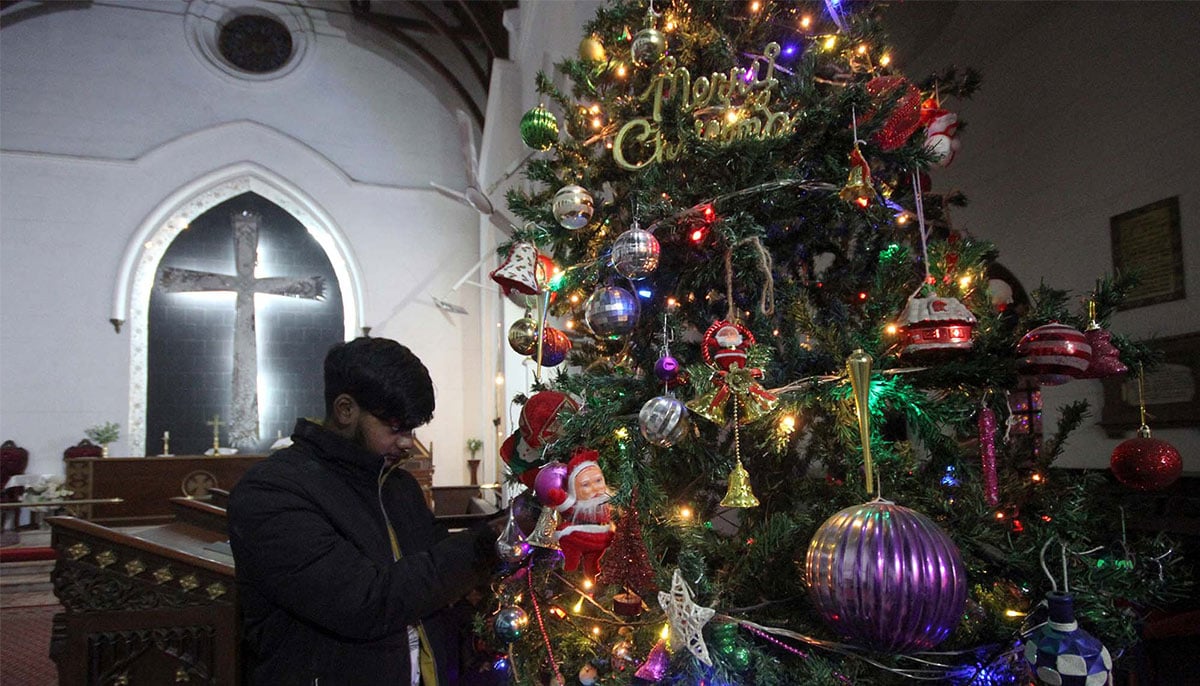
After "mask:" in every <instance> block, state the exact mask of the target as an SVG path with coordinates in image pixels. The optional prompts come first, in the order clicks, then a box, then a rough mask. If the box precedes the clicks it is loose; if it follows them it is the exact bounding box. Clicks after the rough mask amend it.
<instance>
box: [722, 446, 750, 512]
mask: <svg viewBox="0 0 1200 686" xmlns="http://www.w3.org/2000/svg"><path fill="white" fill-rule="evenodd" d="M721 506H722V507H758V498H756V497H754V491H752V490H751V489H750V472H747V471H746V468H745V467H743V466H742V460H741V459H740V458H739V459H738V461H737V464H735V465H734V466H733V471H732V472H729V490H727V491H726V492H725V497H724V498H721Z"/></svg>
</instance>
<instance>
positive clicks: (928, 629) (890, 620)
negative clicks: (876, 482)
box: [806, 500, 967, 653]
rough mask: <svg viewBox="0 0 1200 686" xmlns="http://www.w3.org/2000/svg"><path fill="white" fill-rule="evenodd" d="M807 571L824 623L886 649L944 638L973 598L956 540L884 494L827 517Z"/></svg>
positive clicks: (914, 646) (812, 548)
mask: <svg viewBox="0 0 1200 686" xmlns="http://www.w3.org/2000/svg"><path fill="white" fill-rule="evenodd" d="M806 577H807V581H808V591H809V597H810V598H811V599H812V602H813V605H815V606H816V608H817V611H818V613H819V614H820V615H821V617H822V618H823V619H824V620H825V623H826V624H828V625H829V626H830V627H831V628H832V629H833V630H834V631H836V632H837V633H838V634H840V635H841V636H842V637H844V638H846V639H848V640H850V641H852V642H854V643H856V644H860V645H863V646H865V647H869V648H872V649H874V650H878V651H881V652H887V653H905V652H910V651H914V650H928V649H930V648H932V647H934V646H936V645H937V644H939V643H941V642H942V640H944V639H945V638H946V637H947V636H949V635H950V632H951V631H953V630H954V627H956V626H957V625H958V621H959V618H961V617H962V614H963V608H964V607H965V606H966V602H967V573H966V569H965V567H964V566H963V562H962V556H961V555H960V554H959V552H958V547H957V546H955V545H954V541H952V540H950V537H949V536H947V535H946V533H945V532H944V531H942V530H941V529H940V528H938V526H937V525H936V524H934V523H933V521H932V520H930V519H929V518H928V517H926V516H925V515H923V514H921V513H919V512H916V511H914V510H910V509H908V508H907V507H902V506H900V505H896V504H894V503H890V502H888V501H886V500H875V501H873V502H869V503H866V504H863V505H856V506H854V507H848V508H846V509H844V510H842V511H841V512H838V513H837V514H835V515H833V516H832V517H830V518H829V519H828V520H826V522H825V523H824V524H822V525H821V528H819V529H817V532H816V534H814V535H813V539H812V542H811V543H809V544H808V559H807V572H806Z"/></svg>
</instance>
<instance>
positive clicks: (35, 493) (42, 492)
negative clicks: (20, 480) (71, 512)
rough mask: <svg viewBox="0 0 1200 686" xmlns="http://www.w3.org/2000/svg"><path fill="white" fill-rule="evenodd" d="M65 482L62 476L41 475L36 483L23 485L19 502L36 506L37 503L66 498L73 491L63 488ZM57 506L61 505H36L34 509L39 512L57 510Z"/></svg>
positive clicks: (72, 493) (73, 492)
mask: <svg viewBox="0 0 1200 686" xmlns="http://www.w3.org/2000/svg"><path fill="white" fill-rule="evenodd" d="M65 482H66V480H65V478H64V477H61V476H57V475H52V476H45V477H42V478H40V479H38V481H37V482H36V483H33V484H30V485H28V486H26V487H25V492H24V493H22V494H21V502H23V503H29V504H30V505H32V506H36V505H37V504H38V503H47V502H56V501H59V500H66V499H67V498H70V497H71V496H72V495H75V491H72V490H71V489H69V488H63V486H64V485H65ZM59 507H61V506H59V505H50V506H46V507H38V508H36V509H37V510H38V511H40V512H49V511H52V510H57V509H58V508H59Z"/></svg>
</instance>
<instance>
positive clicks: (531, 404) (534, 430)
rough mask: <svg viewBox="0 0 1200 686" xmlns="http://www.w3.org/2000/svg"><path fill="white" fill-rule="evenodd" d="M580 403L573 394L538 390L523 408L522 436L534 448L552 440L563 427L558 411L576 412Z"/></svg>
mask: <svg viewBox="0 0 1200 686" xmlns="http://www.w3.org/2000/svg"><path fill="white" fill-rule="evenodd" d="M578 409H579V403H577V402H575V400H574V399H573V398H571V396H569V395H567V394H566V393H560V392H559V391H538V392H537V393H534V394H533V395H532V396H530V397H529V400H527V401H526V402H525V407H523V408H521V421H520V427H521V437H522V438H524V439H525V442H526V443H528V444H529V445H530V446H531V447H533V448H540V447H541V446H542V443H549V442H552V441H553V440H554V439H555V438H557V437H558V432H559V430H560V429H561V428H562V427H561V425H560V423H559V421H558V413H559V412H563V411H569V412H575V411H576V410H578Z"/></svg>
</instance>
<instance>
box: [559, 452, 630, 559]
mask: <svg viewBox="0 0 1200 686" xmlns="http://www.w3.org/2000/svg"><path fill="white" fill-rule="evenodd" d="M598 458H599V453H597V452H596V451H595V450H579V451H577V452H576V453H575V455H574V456H572V457H571V461H570V462H568V463H567V478H566V482H565V486H566V489H565V490H564V489H562V488H551V489H550V490H549V491H548V493H547V495H546V502H547V504H548V505H549V506H550V507H553V508H554V509H555V510H556V511H557V512H558V513H559V515H560V517H561V521H560V522H559V525H558V531H556V532H555V534H554V538H555V540H556V541H557V542H558V545H559V546H560V547H561V548H562V552H563V569H564V570H566V571H568V572H573V571H575V570H577V569H579V568H580V566H581V565H582V567H583V572H584V573H585V574H586V575H587V576H588V577H591V578H595V577H596V575H597V574H598V573H599V572H600V556H601V555H602V554H603V553H604V551H605V550H606V549H607V548H608V545H609V544H610V543H612V539H613V535H614V530H615V527H614V526H613V523H612V515H611V512H610V510H609V505H608V501H609V498H610V497H611V496H610V494H609V492H608V484H607V483H606V482H605V480H604V472H603V471H601V469H600V464H599V463H598V462H597V459H598Z"/></svg>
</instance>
